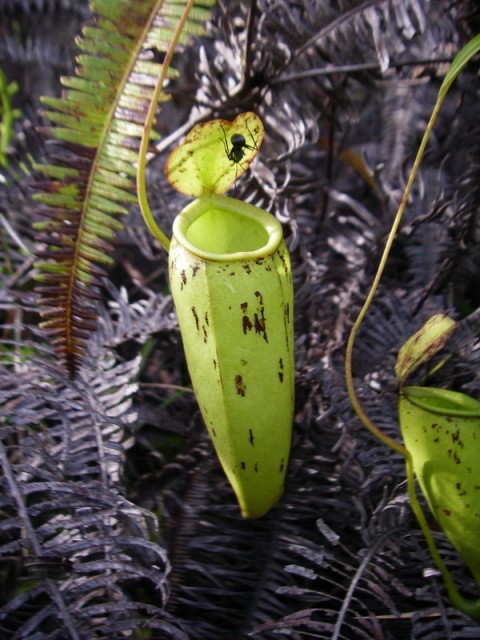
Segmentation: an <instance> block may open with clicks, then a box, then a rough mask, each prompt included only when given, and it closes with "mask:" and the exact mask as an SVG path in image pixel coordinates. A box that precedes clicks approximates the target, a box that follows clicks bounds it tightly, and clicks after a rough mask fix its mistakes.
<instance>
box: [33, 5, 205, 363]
mask: <svg viewBox="0 0 480 640" xmlns="http://www.w3.org/2000/svg"><path fill="white" fill-rule="evenodd" d="M213 3H214V0H199V1H198V2H197V3H196V5H195V6H194V8H193V9H192V10H191V12H190V15H189V19H188V21H187V24H186V26H185V28H184V30H183V32H182V38H181V40H180V42H183V43H186V42H187V39H188V37H189V36H190V35H191V34H194V35H196V34H199V33H201V32H202V30H203V25H204V23H205V21H206V20H207V19H208V17H209V15H210V11H211V7H212V5H213ZM92 8H93V10H94V12H95V16H96V19H95V23H94V24H93V25H89V26H87V27H85V28H84V30H83V32H82V37H81V38H79V39H78V43H77V44H78V47H79V49H80V51H81V53H80V55H79V56H78V58H77V69H76V75H75V76H74V77H67V78H62V85H63V87H64V91H63V95H62V98H52V97H47V98H44V99H43V104H44V105H45V107H46V112H45V114H46V116H47V117H48V119H49V120H50V122H51V123H52V125H53V126H52V127H51V128H46V129H44V132H45V133H46V134H47V135H50V136H52V137H54V138H55V139H56V140H57V141H59V143H60V146H61V148H62V149H63V150H64V152H65V153H64V154H63V155H64V158H63V157H62V159H61V160H59V161H58V164H43V165H36V166H35V169H36V170H37V171H38V172H39V173H40V174H43V175H44V176H45V179H44V180H42V181H38V182H37V183H36V188H37V189H38V191H39V193H37V194H36V196H35V197H36V199H37V200H39V201H40V202H42V203H43V205H45V219H44V220H42V221H41V222H39V223H37V224H36V225H35V228H36V229H37V231H38V234H39V235H38V236H37V238H38V240H39V241H40V242H42V243H44V245H45V247H44V248H43V249H41V250H40V251H39V252H38V253H37V258H38V260H37V262H36V267H37V270H38V276H37V279H38V280H39V286H38V287H37V291H38V292H39V293H40V296H41V297H40V300H39V304H40V307H41V311H40V313H41V316H42V318H43V322H42V323H41V326H42V327H43V328H44V329H45V330H46V331H47V333H48V334H49V335H50V337H51V340H52V343H53V345H54V347H55V349H56V351H57V353H58V354H59V355H60V357H61V358H62V360H63V361H64V362H65V364H66V366H67V368H68V370H69V372H70V373H71V374H72V375H73V374H74V373H75V372H76V370H77V369H78V368H79V366H80V363H81V359H82V356H83V355H84V353H85V348H86V344H87V342H88V339H89V336H90V334H91V332H92V331H94V329H95V324H96V301H97V300H98V298H99V297H100V287H101V284H102V279H103V278H104V277H105V271H104V268H105V266H106V265H109V264H110V263H111V261H112V259H111V253H112V251H113V246H112V244H111V243H112V242H113V241H114V240H115V235H116V233H117V232H118V231H119V230H121V229H122V228H123V224H122V222H121V221H120V219H119V217H120V216H123V215H124V214H125V213H127V211H128V208H127V207H128V205H130V204H131V203H133V202H136V196H135V182H134V176H135V163H136V161H137V154H138V148H139V146H140V139H141V136H142V133H143V123H144V121H145V118H146V114H147V111H148V107H149V104H150V100H151V96H152V94H153V89H154V86H155V83H156V80H157V78H158V76H159V74H160V72H161V64H159V63H156V62H153V61H152V60H150V59H148V54H149V51H151V50H152V49H156V50H158V51H160V52H164V51H165V50H166V48H167V47H168V46H169V43H170V41H171V39H172V35H173V33H174V31H175V28H176V25H177V23H178V20H179V17H180V15H181V14H182V12H183V10H184V8H185V2H184V1H181V0H135V2H132V1H131V0H116V1H115V2H112V0H94V1H93V3H92ZM174 74H175V72H174V71H172V70H170V71H169V77H172V76H173V75H174Z"/></svg>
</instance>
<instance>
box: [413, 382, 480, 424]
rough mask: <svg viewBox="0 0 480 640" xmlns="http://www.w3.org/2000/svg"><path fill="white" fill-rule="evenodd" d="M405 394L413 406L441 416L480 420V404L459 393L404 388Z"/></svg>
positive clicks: (434, 389) (425, 388)
mask: <svg viewBox="0 0 480 640" xmlns="http://www.w3.org/2000/svg"><path fill="white" fill-rule="evenodd" d="M403 394H404V396H405V397H406V399H407V400H408V401H409V402H411V403H412V404H413V405H415V406H417V407H419V408H420V409H423V410H425V411H429V412H430V413H436V414H439V415H450V416H456V417H459V418H462V417H464V418H475V419H477V420H478V418H480V402H479V401H478V400H475V399H474V398H471V397H470V396H466V395H465V394H463V393H459V392H458V391H450V390H448V389H436V388H434V387H404V388H403Z"/></svg>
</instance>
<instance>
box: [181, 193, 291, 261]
mask: <svg viewBox="0 0 480 640" xmlns="http://www.w3.org/2000/svg"><path fill="white" fill-rule="evenodd" d="M173 237H174V238H175V239H176V241H177V242H178V243H179V244H181V245H182V246H183V247H185V249H187V250H188V251H190V252H191V253H193V254H194V255H196V256H198V257H199V258H203V259H204V260H212V261H216V262H220V261H222V262H232V261H238V260H255V259H258V258H264V257H265V256H268V255H271V254H272V253H275V251H276V250H277V249H278V247H279V245H280V243H281V241H282V238H283V231H282V227H281V225H280V223H279V222H278V220H277V219H276V218H275V217H274V216H272V215H271V214H270V213H267V212H266V211H264V210H263V209H259V208H258V207H255V206H254V205H251V204H248V203H247V202H243V201H241V200H236V199H235V198H227V197H226V196H221V195H218V194H206V195H204V196H202V197H201V198H199V199H198V200H195V201H194V202H192V203H191V204H189V205H188V206H187V207H185V209H183V211H182V212H181V213H180V214H179V215H178V216H177V218H176V219H175V221H174V223H173Z"/></svg>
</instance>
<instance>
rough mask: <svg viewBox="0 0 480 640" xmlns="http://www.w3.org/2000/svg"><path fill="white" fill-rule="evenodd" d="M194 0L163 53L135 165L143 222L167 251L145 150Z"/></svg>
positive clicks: (166, 240) (165, 237) (188, 4)
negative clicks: (156, 214) (150, 197)
mask: <svg viewBox="0 0 480 640" xmlns="http://www.w3.org/2000/svg"><path fill="white" fill-rule="evenodd" d="M194 3H195V0H188V1H187V3H186V5H185V8H184V10H183V13H182V15H181V17H180V20H179V22H178V25H177V28H176V30H175V33H174V35H173V38H172V41H171V42H170V46H169V47H168V51H167V53H166V55H165V59H164V61H163V65H162V71H161V73H160V75H159V77H158V80H157V84H156V85H155V89H154V92H153V95H152V100H151V102H150V107H149V109H148V114H147V119H146V121H145V126H144V128H143V136H142V140H141V142H140V149H139V151H138V167H137V193H138V203H139V205H140V211H141V212H142V216H143V219H144V220H145V224H146V225H147V227H148V229H149V231H150V232H151V233H152V235H154V236H155V238H157V240H159V241H160V243H161V245H162V246H163V248H164V249H165V250H166V251H167V252H168V251H169V249H170V240H169V239H168V238H167V236H166V235H165V234H164V233H163V231H162V230H161V229H160V227H159V226H158V224H157V223H156V221H155V218H154V217H153V214H152V211H151V209H150V206H149V204H148V197H147V186H146V180H145V171H146V165H147V151H148V142H149V140H150V133H151V131H152V126H153V122H154V119H155V109H156V108H157V104H158V101H159V99H160V96H161V94H162V90H163V84H164V82H165V79H166V77H167V70H168V67H169V66H170V63H171V61H172V58H173V54H174V52H175V47H176V45H177V42H178V39H179V37H180V34H181V33H182V31H183V28H184V26H185V22H186V21H187V18H188V14H189V13H190V10H191V8H192V7H193V5H194Z"/></svg>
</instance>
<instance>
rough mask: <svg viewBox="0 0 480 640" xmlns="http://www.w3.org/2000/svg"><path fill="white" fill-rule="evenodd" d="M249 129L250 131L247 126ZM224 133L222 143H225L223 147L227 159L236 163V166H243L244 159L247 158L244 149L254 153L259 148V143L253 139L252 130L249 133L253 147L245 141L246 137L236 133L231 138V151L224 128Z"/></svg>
mask: <svg viewBox="0 0 480 640" xmlns="http://www.w3.org/2000/svg"><path fill="white" fill-rule="evenodd" d="M220 126H221V125H220ZM247 129H248V125H247ZM222 131H223V139H222V142H223V146H224V149H225V154H226V156H227V158H228V159H229V160H230V161H231V162H234V163H235V164H240V165H241V163H242V160H243V157H244V156H245V151H244V149H248V150H250V151H254V150H255V149H257V148H258V147H257V141H256V140H255V138H254V137H253V135H252V133H251V131H250V129H248V132H249V134H250V137H251V139H252V142H253V146H252V145H250V144H247V141H246V140H245V136H244V135H242V134H241V133H234V134H233V136H232V137H231V138H230V143H231V145H232V147H231V149H229V148H228V140H227V134H226V133H225V129H224V128H223V127H222Z"/></svg>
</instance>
